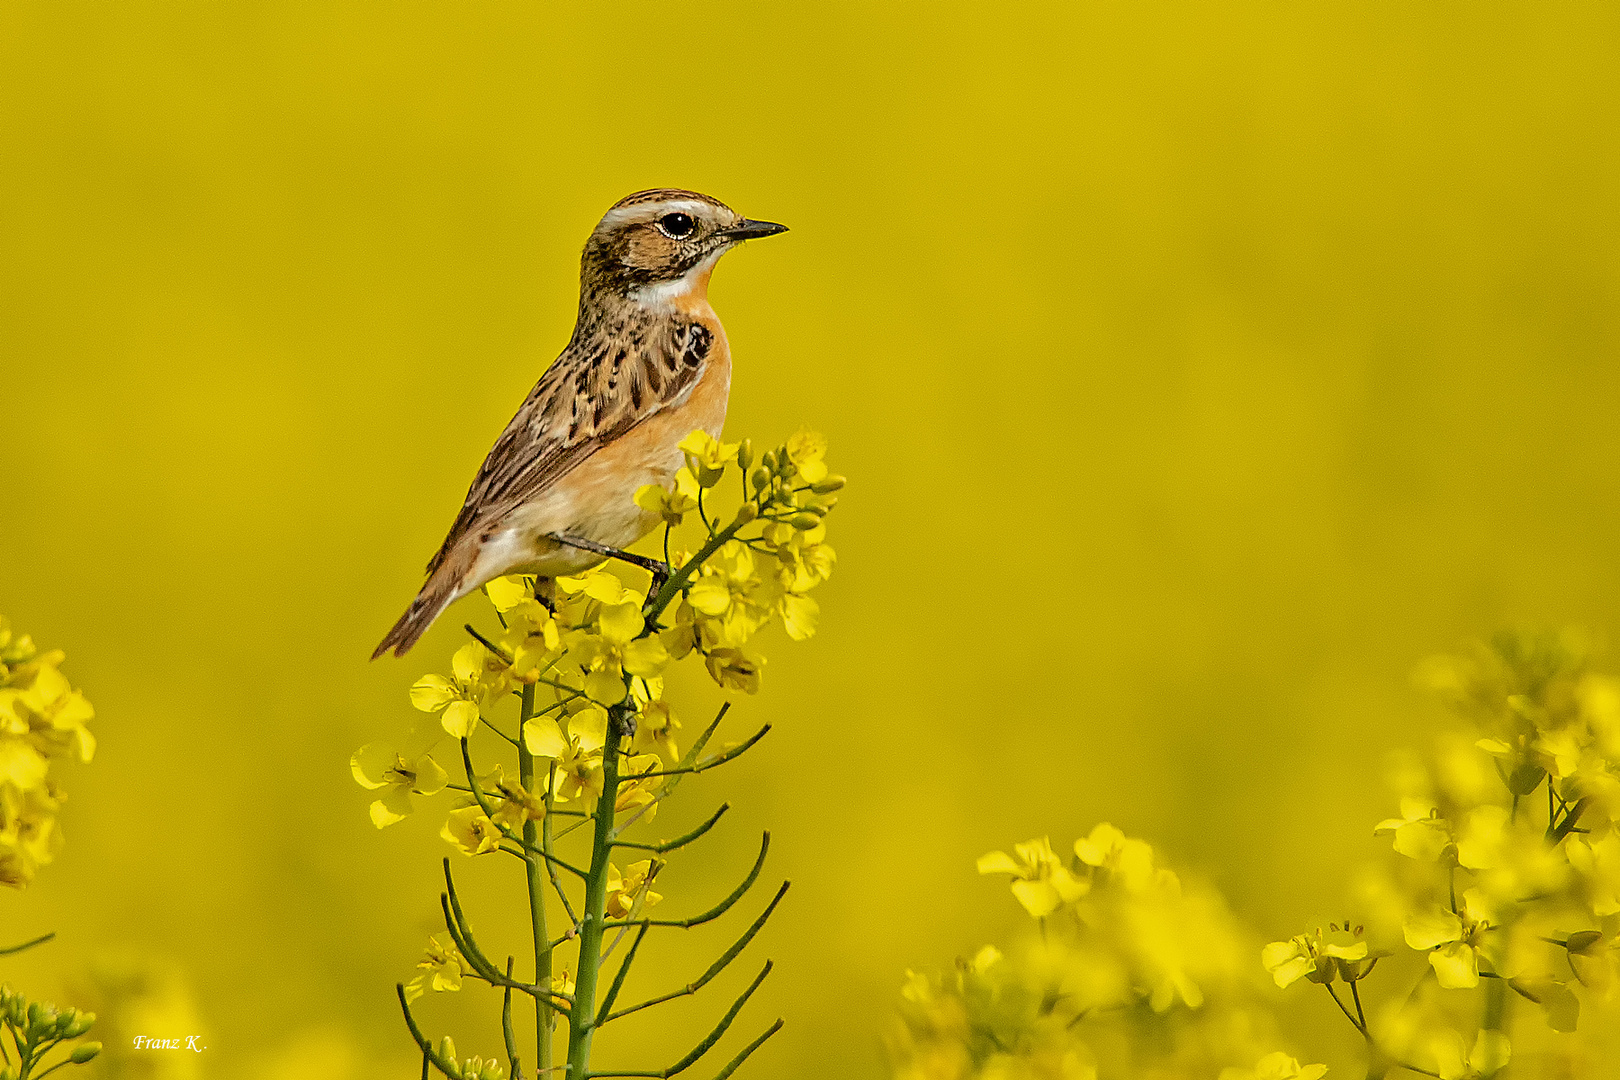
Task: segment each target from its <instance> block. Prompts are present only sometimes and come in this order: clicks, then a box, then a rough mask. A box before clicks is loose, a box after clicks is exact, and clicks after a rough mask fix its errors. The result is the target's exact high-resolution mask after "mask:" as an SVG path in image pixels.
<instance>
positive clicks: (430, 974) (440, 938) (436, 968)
mask: <svg viewBox="0 0 1620 1080" xmlns="http://www.w3.org/2000/svg"><path fill="white" fill-rule="evenodd" d="M416 966H417V968H418V971H417V974H416V975H415V976H414V977H413V978H412V979H411V981H410V982H408V983H406V984H405V1000H406V1001H407V1002H412V1001H415V1000H416V999H417V998H419V997H421V996H422V995H423V994H425V993H427V992H428V991H429V990H432V991H434V992H435V993H443V992H445V991H455V990H460V989H461V977H462V975H464V974H467V973H468V972H470V971H471V970H472V968H471V967H469V966H467V962H466V961H465V960H463V959H462V958H461V953H460V952H458V951H457V949H456V946H455V942H454V941H453V940H451V938H450V935H449V934H434V935H433V936H432V937H430V938H428V943H427V955H425V956H424V957H423V958H422V959H421V960H419V961H418V962H417V964H416Z"/></svg>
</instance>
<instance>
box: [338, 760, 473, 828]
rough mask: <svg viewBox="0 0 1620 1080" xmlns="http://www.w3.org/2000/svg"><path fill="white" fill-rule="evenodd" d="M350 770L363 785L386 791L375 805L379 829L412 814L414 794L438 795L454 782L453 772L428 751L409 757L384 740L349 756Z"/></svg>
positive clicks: (373, 813)
mask: <svg viewBox="0 0 1620 1080" xmlns="http://www.w3.org/2000/svg"><path fill="white" fill-rule="evenodd" d="M349 771H350V772H352V773H353V774H354V779H355V782H356V783H358V784H359V785H360V786H361V787H363V788H367V789H368V790H371V791H382V792H383V794H382V795H380V796H378V797H377V799H376V801H374V802H373V803H372V804H371V823H372V824H373V825H375V826H377V828H379V829H381V828H385V827H386V826H389V825H392V824H394V822H396V821H402V820H404V819H405V817H406V816H408V815H409V814H410V812H411V811H412V810H413V809H414V806H413V804H412V802H411V796H412V795H436V794H438V793H439V792H440V791H443V790H444V786H445V784H447V783H449V782H450V777H449V774H448V773H446V772H445V771H444V768H443V767H442V766H441V765H440V764H439V763H438V762H437V761H434V760H433V757H432V756H431V754H429V753H427V752H425V751H424V752H422V753H419V754H413V755H411V756H409V757H407V756H406V755H405V754H404V753H401V752H400V751H398V750H395V749H394V748H393V747H391V746H388V745H386V744H384V743H380V742H376V743H367V744H366V745H365V746H362V747H361V748H360V749H358V750H356V751H355V752H354V755H353V756H352V757H350V758H349Z"/></svg>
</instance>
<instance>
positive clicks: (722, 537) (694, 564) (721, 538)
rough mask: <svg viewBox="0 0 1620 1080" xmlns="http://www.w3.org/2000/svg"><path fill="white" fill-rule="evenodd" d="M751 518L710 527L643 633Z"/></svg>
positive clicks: (659, 596) (657, 601)
mask: <svg viewBox="0 0 1620 1080" xmlns="http://www.w3.org/2000/svg"><path fill="white" fill-rule="evenodd" d="M753 520H754V519H753V518H750V519H748V520H747V521H745V520H743V519H742V518H741V517H739V518H738V519H737V520H736V521H733V522H732V523H731V524H730V525H727V526H726V527H725V528H723V529H721V530H720V531H719V532H713V531H712V527H711V532H710V534H709V541H708V543H706V544H704V545H703V546H702V547H700V548H698V551H697V554H696V555H693V556H692V557H691V558H690V559H687V560H686V562H684V563H682V564H681V568H680V569H679V570H677V571H675V572H674V573H673V574H671V575H669V580H668V581H666V582H664V587H663V588H661V589H659V590H658V592H657V593H656V594H655V595H654V596H653V598H652V599H651V600H648V601H647V606H646V608H645V609H643V611H642V613H641V614H642V616H643V617H644V618H645V619H646V620H647V628H646V629H645V630H643V631H642V633H643V634H650V633H652V632H653V630H654V628H655V627H657V625H658V617H659V616H660V615H662V614H663V613H664V609H665V608H667V607H669V605H670V604H671V603H672V602H673V601H674V599H675V597H676V596H678V595H680V593H681V591H682V590H683V589H685V588H686V585H687V582H689V581H691V580H692V575H693V574H695V573H697V572H698V569H699V567H701V566H702V565H703V564H704V563H705V562H707V561H708V560H709V558H710V556H712V555H713V554H714V553H715V552H717V551H719V550H720V549H721V548H722V547H724V546H725V544H726V541H728V540H730V539H731V538H732V537H734V536H736V535H737V533H739V532H740V531H742V527H743V526H744V525H747V524H748V523H749V522H750V521H753ZM570 1080H574V1078H572V1077H571V1078H570Z"/></svg>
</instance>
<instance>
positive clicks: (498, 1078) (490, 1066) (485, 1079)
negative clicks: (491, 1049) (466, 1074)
mask: <svg viewBox="0 0 1620 1080" xmlns="http://www.w3.org/2000/svg"><path fill="white" fill-rule="evenodd" d="M505 1075H506V1070H505V1069H502V1068H501V1065H500V1062H498V1061H493V1060H491V1061H490V1062H488V1063H487V1064H486V1065H485V1066H484V1069H483V1071H482V1072H480V1073H479V1074H478V1080H502V1078H503V1077H504V1076H505Z"/></svg>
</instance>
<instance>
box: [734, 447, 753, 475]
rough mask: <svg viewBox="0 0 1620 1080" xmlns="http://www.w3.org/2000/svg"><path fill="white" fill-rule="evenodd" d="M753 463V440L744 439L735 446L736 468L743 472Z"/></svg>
mask: <svg viewBox="0 0 1620 1080" xmlns="http://www.w3.org/2000/svg"><path fill="white" fill-rule="evenodd" d="M753 463H754V442H753V440H752V439H744V440H743V441H742V442H741V443H740V444H738V446H737V468H739V469H741V470H742V471H743V472H747V471H748V466H750V465H752V464H753Z"/></svg>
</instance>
